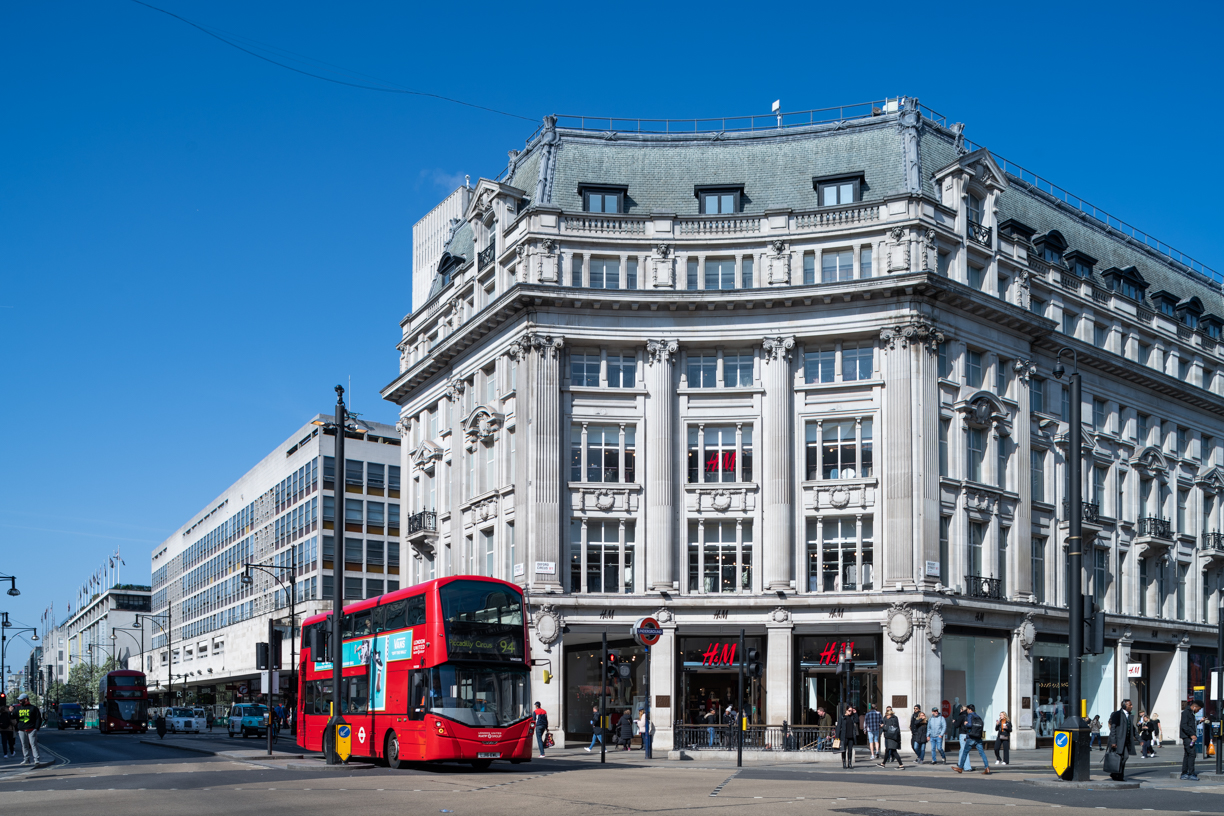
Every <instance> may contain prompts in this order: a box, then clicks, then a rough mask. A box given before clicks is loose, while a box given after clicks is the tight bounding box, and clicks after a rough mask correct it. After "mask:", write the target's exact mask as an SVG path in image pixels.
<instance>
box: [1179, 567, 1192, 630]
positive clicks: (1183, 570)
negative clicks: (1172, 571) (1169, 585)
mask: <svg viewBox="0 0 1224 816" xmlns="http://www.w3.org/2000/svg"><path fill="white" fill-rule="evenodd" d="M1189 571H1190V567H1189V566H1188V565H1185V564H1178V565H1177V619H1178V620H1185V619H1186V579H1187V573H1189Z"/></svg>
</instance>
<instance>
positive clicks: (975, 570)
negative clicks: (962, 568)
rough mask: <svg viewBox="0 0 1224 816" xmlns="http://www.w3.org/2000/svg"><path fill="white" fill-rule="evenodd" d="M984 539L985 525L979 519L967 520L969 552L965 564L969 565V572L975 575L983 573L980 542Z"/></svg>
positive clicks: (982, 542) (983, 541)
mask: <svg viewBox="0 0 1224 816" xmlns="http://www.w3.org/2000/svg"><path fill="white" fill-rule="evenodd" d="M985 541H986V525H985V524H984V523H983V522H980V521H971V522H969V552H968V558H967V560H966V562H965V563H966V564H967V565H968V567H969V574H970V575H975V576H981V575H983V572H982V544H984V543H985Z"/></svg>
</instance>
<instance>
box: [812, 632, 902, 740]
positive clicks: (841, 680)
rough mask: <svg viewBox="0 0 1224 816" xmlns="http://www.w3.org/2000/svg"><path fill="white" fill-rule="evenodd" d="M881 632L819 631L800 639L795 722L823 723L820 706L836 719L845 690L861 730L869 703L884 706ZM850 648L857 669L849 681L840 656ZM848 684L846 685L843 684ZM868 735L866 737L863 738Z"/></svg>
mask: <svg viewBox="0 0 1224 816" xmlns="http://www.w3.org/2000/svg"><path fill="white" fill-rule="evenodd" d="M880 641H881V638H880V636H879V635H862V636H856V635H818V636H812V637H800V638H798V639H797V647H798V659H797V660H796V661H795V664H796V670H797V672H798V678H797V680H798V682H797V683H796V684H795V693H796V700H795V708H794V711H795V716H794V719H793V720H792V721H791V722H792V723H793V724H794V725H820V721H821V718H820V709H822V708H823V709H824V711H825V713H827V714H828V715H829V717H830V718H831V719H832V721H833V722H834V723H836V722H837V719H838V711H837V709H838V706H839V705H840V703H841V701H842V694H843V692H844V693H845V695H846V696H845V702H846V703H847V704H848V705H852V706H854V707H855V709H856V710H857V711H858V713H859V724H860V729H859V730H860V731H862V728H861V725H862V722H863V719H862V718H863V715H865V714H866V713H867V707H868V706H875V709H876V710H877V711H882V710H883V706H882V703H883V699H882V697H881V694H880V668H879V658H878V655H879V653H880V645H881V644H880ZM843 651H847V652H849V654H850V656H851V659H852V660H853V661H854V672H853V673H852V674H851V675H850V678H849V681H848V682H846V678H845V677H844V676H843V675H841V674H839V673H838V672H837V658H838V656H839V655H840V654H842V652H843ZM843 686H844V688H843ZM863 739H865V737H864V738H863Z"/></svg>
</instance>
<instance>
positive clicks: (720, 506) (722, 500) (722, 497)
mask: <svg viewBox="0 0 1224 816" xmlns="http://www.w3.org/2000/svg"><path fill="white" fill-rule="evenodd" d="M710 506H711V507H713V508H714V509H715V510H717V511H718V512H720V513H725V512H726V511H727V510H728V509H730V507H731V494H730V493H728V492H727V491H725V490H719V491H717V492H716V493H715V494H714V495H713V496H711V497H710Z"/></svg>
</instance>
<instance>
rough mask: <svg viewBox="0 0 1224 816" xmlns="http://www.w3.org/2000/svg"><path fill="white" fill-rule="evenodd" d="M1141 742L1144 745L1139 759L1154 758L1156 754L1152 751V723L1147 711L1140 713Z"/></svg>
mask: <svg viewBox="0 0 1224 816" xmlns="http://www.w3.org/2000/svg"><path fill="white" fill-rule="evenodd" d="M1139 740H1140V742H1142V743H1143V747H1142V748H1141V749H1140V751H1139V758H1140V759H1147V758H1148V757H1149V756H1154V755H1155V753H1156V752H1155V751H1153V750H1152V721H1151V720H1149V719H1148V716H1147V712H1146V711H1140V712H1139Z"/></svg>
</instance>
